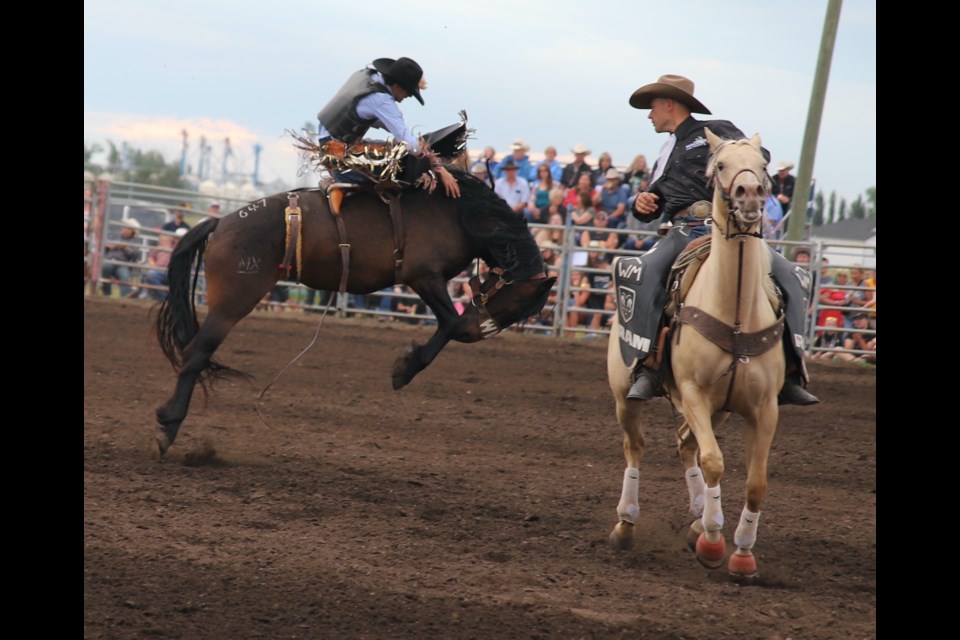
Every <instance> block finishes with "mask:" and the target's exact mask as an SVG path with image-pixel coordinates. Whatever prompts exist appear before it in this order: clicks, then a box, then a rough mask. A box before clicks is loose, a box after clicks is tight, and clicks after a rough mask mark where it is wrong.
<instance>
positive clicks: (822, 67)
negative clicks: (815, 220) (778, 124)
mask: <svg viewBox="0 0 960 640" xmlns="http://www.w3.org/2000/svg"><path fill="white" fill-rule="evenodd" d="M842 4H843V0H828V2H827V17H826V19H825V20H824V22H823V37H822V39H821V40H820V56H819V57H818V58H817V71H816V75H814V77H813V92H812V93H811V95H810V108H809V110H808V111H807V128H806V130H805V131H804V132H803V148H802V149H801V151H800V164H799V168H798V169H797V183H796V185H795V186H794V189H793V202H792V203H790V217H791V220H790V221H789V224H788V225H787V235H786V238H785V239H786V240H793V241H797V240H802V239H803V238H804V236H805V235H806V234H804V230H805V229H806V226H807V203H808V202H809V200H810V198H809V194H808V192H809V190H810V179H811V178H812V177H813V160H814V158H815V157H816V155H817V138H818V137H819V135H820V120H821V118H822V116H823V102H824V99H825V98H826V95H827V80H828V79H829V78H830V63H831V62H832V61H833V45H834V42H836V40H837V26H838V25H839V24H840V6H841V5H842Z"/></svg>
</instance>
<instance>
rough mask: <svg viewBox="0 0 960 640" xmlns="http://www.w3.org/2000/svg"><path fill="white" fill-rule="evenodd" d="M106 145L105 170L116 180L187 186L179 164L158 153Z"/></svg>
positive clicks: (162, 185)
mask: <svg viewBox="0 0 960 640" xmlns="http://www.w3.org/2000/svg"><path fill="white" fill-rule="evenodd" d="M107 145H108V147H109V151H108V152H107V166H106V169H107V171H109V172H110V173H112V174H114V176H115V178H116V179H117V180H120V181H123V182H138V183H141V184H152V185H157V186H160V187H173V188H178V189H182V188H184V187H186V186H187V184H186V182H185V181H184V180H183V177H182V176H181V175H180V163H179V162H167V161H166V159H164V157H163V155H162V154H161V153H160V152H159V151H144V150H142V149H136V148H134V147H131V146H129V145H127V144H126V143H122V144H121V146H117V144H116V143H114V142H113V141H110V140H108V141H107ZM84 156H86V149H84ZM101 171H102V169H101Z"/></svg>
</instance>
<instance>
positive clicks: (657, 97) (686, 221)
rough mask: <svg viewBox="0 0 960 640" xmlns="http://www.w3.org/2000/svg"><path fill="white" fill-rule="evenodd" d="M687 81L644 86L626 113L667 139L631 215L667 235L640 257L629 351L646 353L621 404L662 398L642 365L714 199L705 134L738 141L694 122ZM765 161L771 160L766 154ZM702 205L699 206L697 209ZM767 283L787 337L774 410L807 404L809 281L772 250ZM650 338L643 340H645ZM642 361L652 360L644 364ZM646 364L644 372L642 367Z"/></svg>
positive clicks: (698, 109)
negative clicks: (676, 267)
mask: <svg viewBox="0 0 960 640" xmlns="http://www.w3.org/2000/svg"><path fill="white" fill-rule="evenodd" d="M693 88H694V85H693V82H692V81H691V80H689V79H687V78H684V77H683V76H676V75H664V76H660V79H659V80H658V81H657V82H655V83H652V84H648V85H644V86H642V87H640V88H639V89H637V90H636V91H634V92H633V95H632V96H630V106H632V107H634V108H636V109H650V116H649V117H650V120H651V121H652V122H653V126H654V129H656V131H657V132H658V133H669V134H670V138H669V139H668V140H667V142H666V143H665V144H664V145H663V148H662V149H661V150H660V157H659V158H658V160H657V162H656V164H655V165H654V168H653V177H652V179H651V183H650V185H649V187H648V188H647V190H646V191H644V192H641V193H639V194H637V197H636V199H635V200H634V202H633V203H632V206H631V211H632V212H633V215H634V216H635V217H636V218H637V219H639V220H640V221H641V222H650V221H652V220H654V219H656V218H657V217H658V216H659V217H660V220H661V223H662V225H661V226H662V227H669V226H670V223H673V226H672V228H670V230H669V231H668V232H667V234H666V236H665V237H664V238H663V239H661V240H660V241H659V242H658V243H657V244H656V245H654V247H653V248H652V249H650V251H648V252H647V253H646V254H645V255H644V256H642V257H641V258H640V262H641V263H642V269H641V272H642V274H643V277H642V280H641V282H640V284H639V286H638V287H637V290H636V300H635V303H634V305H633V315H634V317H636V316H638V315H639V316H640V317H639V319H638V320H634V322H635V323H636V324H634V327H639V328H638V329H637V330H636V331H635V332H634V333H635V334H637V335H639V336H640V337H641V339H640V340H638V341H636V342H635V344H642V345H644V346H646V345H650V347H646V351H643V350H641V351H640V352H639V358H638V365H637V370H636V372H635V373H636V381H635V382H634V384H633V386H632V387H631V388H630V392H629V393H628V395H627V397H628V398H630V399H632V400H648V399H650V398H651V397H653V396H654V395H656V394H657V393H658V392H659V391H660V382H661V381H660V374H659V371H658V370H655V369H652V368H650V367H651V364H650V363H649V362H646V361H644V358H646V356H647V355H649V350H650V348H652V345H653V344H656V341H655V340H653V337H654V336H656V335H657V328H658V326H659V324H660V319H661V314H662V312H663V308H664V304H665V302H666V299H667V291H666V284H667V276H668V275H669V272H670V267H671V266H672V265H673V262H674V260H676V258H677V256H678V255H679V254H680V252H681V251H682V250H683V248H684V247H686V246H687V244H688V243H689V242H690V241H691V240H693V239H694V238H696V237H699V236H702V235H704V234H706V233H707V231H708V230H709V227H708V226H707V225H705V224H703V221H702V220H701V219H700V218H702V217H703V216H702V214H701V215H699V217H698V216H697V215H694V214H697V213H698V211H697V210H698V209H703V208H704V205H706V206H707V207H709V205H710V200H711V199H712V197H713V193H712V187H710V186H709V185H708V182H707V178H706V168H707V161H708V159H709V155H710V148H709V145H708V144H707V139H706V136H705V134H704V127H709V128H710V130H711V131H713V132H714V133H716V134H717V135H719V136H720V137H722V138H726V139H740V138H744V137H746V136H744V134H743V132H742V131H740V129H738V128H737V127H735V126H734V125H733V123H731V122H729V121H727V120H709V121H700V120H696V119H695V118H693V117H692V116H691V115H690V114H691V113H704V114H710V110H709V109H707V108H706V107H705V106H704V105H703V104H702V103H701V102H700V101H699V100H697V99H696V98H695V97H694V96H693ZM764 156H765V157H766V158H767V160H769V159H770V154H769V153H768V152H767V151H766V150H764ZM701 201H705V202H701ZM771 254H772V256H771V268H772V271H773V273H772V275H773V279H774V280H775V281H776V283H777V285H778V286H779V287H780V290H781V293H782V294H783V298H784V302H785V305H786V311H785V315H786V318H785V320H786V324H787V330H786V331H785V332H784V348H785V351H786V356H787V357H786V361H787V375H786V378H785V380H784V384H783V388H782V389H781V391H780V395H779V402H780V404H799V405H809V404H815V403H817V402H819V399H818V398H817V397H816V396H814V395H813V394H811V393H809V392H808V391H807V390H806V389H804V386H805V385H806V379H807V375H806V367H805V365H804V361H803V356H804V339H803V333H802V331H803V323H804V315H805V313H806V308H807V304H808V296H809V276H808V275H807V273H806V272H805V271H803V270H802V269H799V268H795V267H794V266H793V265H791V264H790V262H788V261H787V260H786V259H784V258H783V256H781V255H780V254H778V253H776V252H775V251H772V250H771ZM646 338H649V339H646ZM646 360H647V361H650V360H652V358H646ZM645 364H646V366H644V365H645Z"/></svg>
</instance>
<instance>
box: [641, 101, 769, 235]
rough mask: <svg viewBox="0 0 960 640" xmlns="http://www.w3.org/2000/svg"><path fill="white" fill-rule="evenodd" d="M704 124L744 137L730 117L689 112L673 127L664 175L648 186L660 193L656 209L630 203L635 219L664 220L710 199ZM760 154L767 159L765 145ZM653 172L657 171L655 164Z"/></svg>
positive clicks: (723, 135)
mask: <svg viewBox="0 0 960 640" xmlns="http://www.w3.org/2000/svg"><path fill="white" fill-rule="evenodd" d="M704 127H710V131H712V132H713V133H715V134H716V135H718V136H720V137H721V138H724V139H728V140H739V139H740V138H745V137H746V136H745V135H743V132H742V131H740V129H738V128H736V127H735V126H734V125H733V123H732V122H730V121H729V120H697V119H696V118H694V117H693V116H690V117H689V118H687V119H686V120H684V121H683V122H681V123H680V126H678V127H677V130H676V131H674V134H675V135H676V137H677V142H676V144H675V145H674V146H673V151H672V152H671V153H670V157H669V158H668V159H667V166H666V167H665V168H664V170H663V175H661V176H660V177H659V178H658V179H657V181H656V182H654V183H653V184H651V185H650V186H649V187H648V188H647V191H649V192H651V193H655V194H657V195H658V196H659V197H660V199H659V200H658V201H657V210H656V211H654V212H653V213H649V214H646V215H643V214H639V213H637V211H636V210H635V209H634V208H633V206H632V203H631V207H630V210H631V211H632V212H633V215H634V217H636V218H637V219H638V220H640V221H641V222H650V221H651V220H655V219H656V218H659V217H661V216H662V217H663V219H664V220H665V221H666V220H669V219H671V218H673V216H674V214H676V213H677V212H678V211H683V210H684V209H686V208H688V207H689V206H690V205H692V204H693V203H694V202H697V201H699V200H707V201H709V200H712V199H713V188H712V187H711V186H710V185H709V184H708V183H707V161H708V160H709V158H710V145H709V144H708V143H707V135H706V133H704V131H703V129H704ZM763 154H764V156H765V157H766V158H767V159H768V160H769V159H770V154H769V153H768V152H767V151H766V149H764V151H763ZM658 162H659V161H658ZM654 172H656V164H655V165H654Z"/></svg>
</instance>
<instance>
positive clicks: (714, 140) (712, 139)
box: [703, 127, 723, 153]
mask: <svg viewBox="0 0 960 640" xmlns="http://www.w3.org/2000/svg"><path fill="white" fill-rule="evenodd" d="M703 130H704V131H705V132H706V134H707V142H709V143H710V153H716V151H717V147H719V146H720V145H721V144H722V143H723V138H721V137H720V136H718V135H717V134H715V133H714V132H713V131H710V128H709V127H704V128H703Z"/></svg>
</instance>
